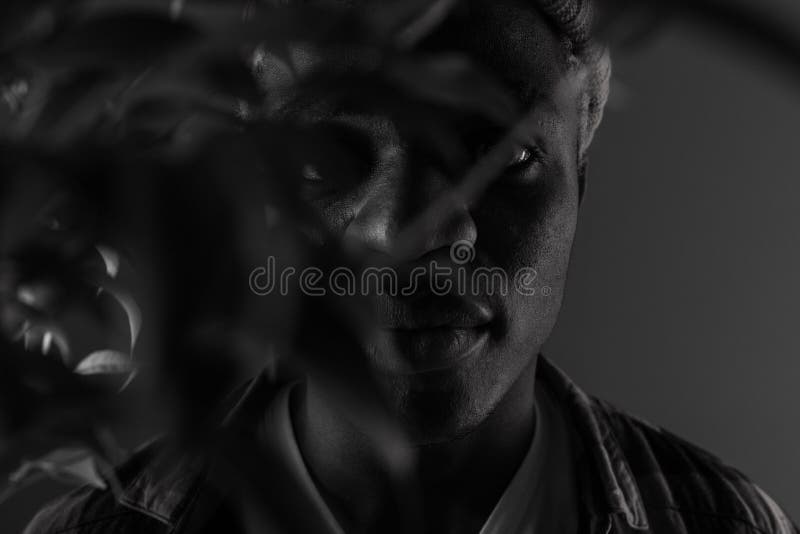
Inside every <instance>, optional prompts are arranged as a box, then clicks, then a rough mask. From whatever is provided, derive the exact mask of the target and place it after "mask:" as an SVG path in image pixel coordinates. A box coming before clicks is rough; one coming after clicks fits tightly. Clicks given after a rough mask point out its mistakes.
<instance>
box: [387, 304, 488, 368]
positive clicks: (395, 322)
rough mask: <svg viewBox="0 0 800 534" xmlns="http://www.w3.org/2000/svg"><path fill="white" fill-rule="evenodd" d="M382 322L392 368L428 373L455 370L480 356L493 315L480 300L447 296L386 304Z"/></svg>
mask: <svg viewBox="0 0 800 534" xmlns="http://www.w3.org/2000/svg"><path fill="white" fill-rule="evenodd" d="M379 318H380V320H381V326H382V329H381V333H382V334H381V337H383V338H384V339H383V341H384V342H388V345H389V346H388V347H386V348H387V349H388V352H390V353H391V354H392V355H393V357H391V356H390V360H394V361H392V362H391V363H393V364H394V365H392V367H398V364H399V367H400V368H401V369H407V370H408V371H410V372H425V371H432V370H438V369H443V368H448V367H452V366H455V365H456V364H458V363H459V362H461V361H463V360H466V359H467V358H469V357H470V356H471V355H473V354H475V353H477V352H479V351H480V348H481V347H482V346H484V345H485V344H486V342H487V341H488V338H489V326H490V324H491V322H492V319H493V313H492V310H491V308H490V307H489V306H488V305H486V304H485V303H482V302H480V301H478V300H475V299H466V298H462V297H452V296H448V297H431V298H424V299H418V300H415V301H411V302H409V301H406V302H402V301H397V300H385V301H382V302H381V303H380V306H379ZM387 363H388V362H387Z"/></svg>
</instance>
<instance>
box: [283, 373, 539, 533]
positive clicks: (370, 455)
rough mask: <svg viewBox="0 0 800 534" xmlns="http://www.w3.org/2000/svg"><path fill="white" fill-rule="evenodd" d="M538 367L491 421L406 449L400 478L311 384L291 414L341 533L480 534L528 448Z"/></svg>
mask: <svg viewBox="0 0 800 534" xmlns="http://www.w3.org/2000/svg"><path fill="white" fill-rule="evenodd" d="M535 370H536V360H535V359H533V360H532V361H531V363H530V364H529V365H528V366H527V367H526V369H525V370H524V371H523V372H522V374H521V375H520V377H519V378H518V379H517V380H516V382H515V383H514V385H513V386H512V388H511V389H510V390H509V391H508V392H507V393H506V395H505V396H504V397H503V399H502V400H501V401H500V403H499V404H498V406H497V407H496V409H495V410H494V411H492V413H491V414H490V415H489V416H488V417H486V418H485V419H484V420H483V421H482V422H481V423H480V424H479V425H478V426H477V427H476V428H475V429H473V430H472V431H471V432H469V433H466V434H464V435H461V436H457V437H454V438H452V439H450V440H447V441H444V442H440V443H436V444H432V445H421V446H412V450H410V451H409V452H410V456H411V457H412V458H414V462H413V464H412V468H411V469H409V470H408V472H407V473H403V474H402V475H398V474H397V473H395V472H394V471H395V470H393V469H392V468H391V466H390V465H387V463H388V462H387V461H385V455H381V454H379V453H378V451H376V449H375V446H374V443H375V440H373V439H372V438H371V437H370V436H369V435H368V434H367V433H365V432H362V431H361V430H359V429H358V428H356V426H355V425H353V424H352V422H350V421H349V420H348V419H347V418H346V417H345V416H344V415H343V414H341V413H340V412H339V411H337V410H336V408H335V407H334V406H333V405H332V404H331V403H330V402H328V401H327V400H326V399H325V398H323V396H322V395H321V394H320V393H319V391H318V390H317V389H316V388H314V386H313V384H311V385H309V387H308V390H307V394H306V396H305V400H304V402H302V403H300V404H299V406H298V407H297V409H296V410H295V414H294V424H295V431H296V434H297V439H298V443H299V446H300V449H301V451H302V453H303V457H304V459H305V461H306V464H307V465H308V468H309V471H310V472H311V474H312V477H313V478H314V479H315V482H316V484H317V486H318V488H319V489H320V492H321V493H322V495H323V496H324V497H325V499H326V501H327V502H328V505H329V506H330V508H331V510H332V511H333V512H334V514H335V515H336V516H337V518H338V520H339V522H340V524H341V525H342V526H343V528H345V530H346V531H347V532H419V531H423V530H425V531H431V532H478V531H479V530H480V527H481V526H482V525H483V523H484V522H485V521H486V519H487V518H488V516H489V514H491V511H492V509H493V508H494V506H495V505H496V504H497V502H498V501H499V499H500V497H501V496H502V494H503V491H504V490H505V488H506V487H507V485H508V483H509V482H510V481H511V478H512V477H513V476H514V473H515V472H516V470H517V468H518V467H519V465H520V463H521V462H522V459H523V458H524V456H525V453H526V452H527V451H528V448H529V447H530V443H531V440H532V437H533V432H534V427H535V421H534V418H535V406H534V402H535V400H534V382H535Z"/></svg>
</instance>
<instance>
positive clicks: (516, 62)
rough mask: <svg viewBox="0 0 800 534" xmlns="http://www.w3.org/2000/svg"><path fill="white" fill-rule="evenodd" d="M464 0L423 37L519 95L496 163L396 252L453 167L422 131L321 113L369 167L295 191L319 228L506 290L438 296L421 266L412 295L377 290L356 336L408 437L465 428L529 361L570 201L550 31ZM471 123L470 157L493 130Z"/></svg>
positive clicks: (511, 5)
mask: <svg viewBox="0 0 800 534" xmlns="http://www.w3.org/2000/svg"><path fill="white" fill-rule="evenodd" d="M465 4H466V7H465V8H464V9H463V11H461V12H459V14H458V15H457V18H456V19H455V20H451V21H450V22H448V23H446V25H445V26H444V27H443V28H442V29H441V30H439V34H438V35H437V36H434V37H433V38H432V39H430V42H431V44H430V47H431V48H436V49H441V50H451V51H454V50H457V51H460V52H462V53H467V54H468V55H469V56H471V57H472V58H474V59H475V60H477V62H478V63H479V64H481V65H483V66H484V67H485V68H488V70H490V71H491V72H492V73H493V74H494V75H495V76H496V77H497V78H498V79H499V80H501V81H502V82H503V83H504V84H505V85H506V87H507V88H508V89H509V90H510V92H511V93H513V95H514V96H515V98H517V100H518V102H519V105H520V109H521V110H523V112H524V113H523V117H520V119H522V122H521V123H520V124H519V131H520V132H522V136H521V137H519V139H521V141H522V142H520V143H519V146H518V147H516V148H515V149H514V151H513V152H514V155H513V157H512V158H510V160H509V164H508V167H507V168H506V169H505V171H504V172H503V174H502V175H501V176H499V177H497V179H496V180H495V181H494V182H493V183H492V185H491V186H489V187H488V188H487V189H486V190H485V191H484V193H483V194H482V196H481V197H480V198H479V199H477V200H475V201H473V202H469V203H467V202H462V203H460V204H459V206H458V208H457V209H456V211H455V212H454V213H452V214H451V215H450V216H448V217H445V218H443V219H442V220H440V221H438V222H437V223H436V224H435V225H434V227H433V228H432V231H431V232H429V233H427V234H426V235H425V236H417V237H418V238H419V239H418V240H417V243H416V246H414V247H412V248H411V249H410V250H409V249H406V250H404V251H403V255H402V257H400V256H397V254H398V251H397V248H396V245H397V241H398V239H399V237H400V235H401V234H402V233H403V230H404V229H405V228H406V227H407V225H408V224H409V223H410V222H411V221H412V220H414V219H415V218H417V217H418V216H419V215H420V214H421V213H422V212H423V211H424V210H425V208H426V207H427V206H428V205H429V204H430V203H431V202H433V201H434V200H435V199H437V198H438V197H439V196H440V195H442V194H445V193H446V192H448V191H452V190H453V187H454V186H455V185H456V184H457V183H458V182H459V181H460V180H462V179H463V178H464V176H463V174H459V173H454V175H448V174H447V173H446V172H442V170H441V166H436V165H434V164H430V165H426V164H425V156H424V153H425V148H426V147H425V146H424V145H425V142H423V141H421V140H420V139H415V138H413V135H414V134H413V133H409V130H407V129H406V128H404V127H403V126H402V125H401V124H399V122H398V121H397V120H396V119H395V118H392V116H391V115H389V114H379V113H375V114H370V113H355V114H347V113H343V114H339V115H337V116H335V117H333V118H331V117H328V118H326V119H325V120H328V121H332V122H335V123H339V124H346V125H348V126H350V127H354V128H356V129H358V130H360V131H362V132H364V133H366V134H367V136H368V138H369V139H370V140H371V147H370V150H371V152H372V160H373V161H372V163H371V164H370V165H369V170H368V172H365V176H364V177H362V178H360V179H359V180H357V181H354V182H349V183H348V185H346V186H344V185H337V184H327V183H325V181H326V177H325V176H322V175H320V173H317V172H311V173H309V174H310V176H309V182H310V183H309V184H307V185H308V188H307V191H306V194H307V195H308V199H309V201H310V202H311V203H312V204H313V205H314V206H315V207H316V208H317V209H318V210H319V213H320V214H321V215H322V218H323V220H324V222H325V224H326V225H327V226H328V228H329V230H330V232H331V235H334V236H337V237H339V238H341V239H342V240H344V241H346V242H347V243H349V244H353V243H355V244H358V245H359V246H361V247H364V248H367V249H370V250H372V251H374V252H377V253H379V254H382V255H385V257H386V259H387V263H395V264H399V265H400V266H401V267H403V268H404V270H405V271H406V272H407V271H408V270H413V268H414V267H419V268H422V269H423V270H425V269H427V270H426V272H427V274H428V275H430V274H431V269H430V265H431V264H430V262H432V261H433V262H435V263H436V265H437V266H438V267H441V268H444V269H446V268H451V269H452V270H451V272H458V270H459V269H461V271H462V272H463V273H464V276H465V277H466V280H467V281H468V282H467V283H468V284H469V283H470V282H471V281H473V280H477V278H475V277H474V276H475V274H474V273H475V270H476V269H480V268H483V269H494V271H493V272H495V273H497V272H499V271H498V270H497V268H499V269H502V272H503V273H505V277H506V280H507V291H503V290H502V289H503V287H502V283H501V282H499V280H498V279H497V278H496V277H489V278H490V279H491V280H493V281H492V282H491V283H485V280H486V278H484V282H482V283H479V284H478V286H477V287H478V290H477V291H474V290H473V289H470V290H469V291H466V292H463V291H459V289H458V287H457V286H458V284H457V283H454V284H453V288H452V289H451V290H450V291H449V292H448V294H447V295H441V294H434V292H433V291H431V290H430V288H431V283H430V280H429V279H427V278H425V277H423V278H419V279H417V282H418V291H417V292H416V293H414V294H413V295H407V296H402V295H394V296H387V295H383V296H381V297H379V298H378V302H377V310H378V313H377V317H378V321H379V322H380V324H381V327H382V328H381V330H380V335H379V336H378V338H377V339H370V340H364V343H365V345H366V348H367V351H368V353H369V354H370V355H371V358H372V359H373V360H372V362H371V363H373V364H374V366H375V368H376V370H377V372H378V374H379V376H381V377H382V384H383V387H384V389H385V393H386V394H387V396H388V397H389V399H390V400H391V402H392V405H393V406H394V409H395V410H396V413H397V415H398V417H399V418H400V419H401V420H402V421H403V422H404V423H405V425H406V427H407V428H408V429H409V431H410V432H411V433H412V435H413V436H414V439H415V440H416V441H417V442H418V443H432V442H438V441H443V440H448V439H452V438H453V437H455V436H458V435H460V434H463V433H466V432H469V431H470V430H471V429H473V428H475V427H476V426H477V425H478V424H480V423H481V421H483V420H484V418H485V417H486V416H487V415H488V414H490V413H491V412H492V411H493V410H494V408H495V407H496V406H497V404H498V402H499V401H500V400H501V399H502V398H503V396H504V394H505V393H506V392H508V391H509V389H510V388H511V387H512V385H513V384H514V383H515V381H516V379H517V378H518V377H519V376H520V374H521V372H522V371H523V370H524V369H525V368H526V367H527V366H529V365H530V364H531V363H532V362H533V361H534V359H535V357H536V355H537V353H538V351H539V350H540V348H541V346H542V344H543V343H544V342H545V340H546V339H547V337H548V335H549V334H550V331H551V329H552V327H553V325H554V323H555V321H556V316H557V314H558V311H559V307H560V303H561V299H562V295H563V289H564V280H565V275H566V271H567V264H568V259H569V254H570V249H571V246H572V241H573V235H574V232H575V225H576V217H577V212H578V204H579V186H578V167H579V163H578V132H579V127H578V119H579V117H578V111H577V106H576V102H577V93H576V91H577V88H576V86H575V85H574V84H570V83H568V79H569V77H570V76H572V74H571V73H570V72H569V70H568V68H567V66H566V65H567V63H566V60H565V52H564V50H563V45H562V43H561V42H560V41H559V38H558V37H557V36H556V35H555V34H554V32H553V31H552V30H551V28H550V27H549V25H548V24H547V22H545V20H544V19H543V17H542V16H541V15H540V14H539V13H538V12H537V11H535V10H534V9H532V8H531V7H530V5H531V4H530V2H524V1H515V0H473V1H470V2H466V3H465ZM328 61H330V60H328ZM469 129H470V128H469V127H468V126H466V127H465V131H467V130H469ZM476 132H477V134H476V137H478V138H480V137H481V136H483V138H482V139H478V140H477V141H475V142H474V143H472V144H471V145H470V146H471V147H472V150H473V152H474V153H473V154H471V156H472V157H473V158H474V160H477V159H479V156H480V151H481V146H483V145H487V144H488V145H491V144H493V143H494V142H496V141H498V140H499V139H500V134H501V133H502V132H498V131H492V129H491V128H488V129H484V131H482V130H481V129H480V128H477V127H476ZM456 243H459V244H460V245H459V246H462V247H466V245H465V243H469V244H471V245H472V246H473V247H474V254H475V255H474V259H472V261H470V262H468V263H465V264H463V263H459V262H456V261H453V257H452V251H453V249H452V247H453V246H454V244H456ZM418 272H419V271H418ZM517 273H527V278H526V279H525V280H526V287H527V288H528V289H533V290H534V294H533V295H529V294H526V292H524V291H519V290H517V288H516V284H515V276H516V275H517ZM533 273H535V278H531V277H532V275H533ZM456 282H457V280H456ZM462 287H463V286H462ZM470 287H473V286H470ZM490 288H491V290H490ZM503 293H505V294H503Z"/></svg>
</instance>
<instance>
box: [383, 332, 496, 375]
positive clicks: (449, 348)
mask: <svg viewBox="0 0 800 534" xmlns="http://www.w3.org/2000/svg"><path fill="white" fill-rule="evenodd" d="M385 332H386V333H387V335H388V338H389V341H390V345H391V347H392V349H393V350H394V352H395V353H396V357H395V358H397V359H400V360H401V361H402V364H401V367H403V368H405V369H406V370H407V371H408V372H409V373H422V372H429V371H437V370H442V369H447V368H450V367H454V366H456V365H457V364H459V363H463V362H465V361H466V360H468V359H469V358H470V357H471V356H472V355H474V354H477V353H478V352H480V350H481V348H483V347H484V345H485V344H486V342H487V340H488V339H489V330H488V328H485V327H481V328H452V327H441V328H425V329H415V330H394V329H392V330H385Z"/></svg>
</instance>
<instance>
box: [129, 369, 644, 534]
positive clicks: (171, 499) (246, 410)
mask: <svg viewBox="0 0 800 534" xmlns="http://www.w3.org/2000/svg"><path fill="white" fill-rule="evenodd" d="M537 373H540V374H541V378H542V379H544V380H546V381H547V382H548V384H549V385H550V386H551V387H552V390H553V392H554V393H555V394H556V396H558V397H560V398H561V399H562V400H563V401H564V402H565V405H566V406H568V409H569V410H570V412H571V415H572V416H573V417H574V418H575V419H574V420H575V423H576V427H577V429H578V431H579V433H580V438H581V441H582V444H583V446H584V448H585V449H587V450H589V451H590V455H591V463H592V467H593V468H594V470H595V473H596V475H597V476H598V477H599V480H600V482H601V486H600V487H601V493H602V494H601V495H600V497H601V500H602V501H604V502H605V503H606V505H607V511H608V513H610V514H617V515H621V516H623V517H624V518H625V520H626V521H627V523H628V525H629V526H630V527H631V528H633V529H637V530H647V528H648V521H647V515H646V513H645V510H644V505H643V503H642V498H641V494H640V492H639V489H638V487H637V485H636V481H635V479H634V477H633V473H632V472H631V469H630V466H629V465H628V462H627V460H626V459H625V455H624V453H623V449H622V447H621V446H620V444H619V441H618V440H617V438H616V436H615V434H614V432H613V429H612V428H611V425H610V423H609V421H608V416H607V414H606V412H605V410H603V409H602V407H600V406H599V404H598V401H596V400H594V399H592V398H591V397H589V396H588V395H587V394H586V393H585V392H583V391H582V390H581V389H580V388H579V387H578V386H577V385H576V384H575V383H573V382H572V380H571V379H570V378H569V377H568V376H567V375H566V374H565V373H564V372H563V371H562V370H561V369H559V368H558V367H556V366H555V365H554V364H552V363H551V362H550V361H549V360H547V359H546V358H545V357H544V356H540V357H539V363H538V371H537ZM276 385H277V384H275V383H274V380H273V379H271V378H269V377H268V376H267V375H266V374H261V375H259V376H258V377H257V378H255V379H253V380H251V381H250V382H249V383H248V384H246V385H245V386H244V387H243V388H240V390H239V391H238V393H237V394H235V395H233V396H232V397H233V399H234V407H233V408H232V409H231V410H230V411H229V413H228V414H227V415H226V416H225V424H226V425H230V424H237V425H240V424H243V423H244V424H248V422H249V421H252V419H253V417H257V416H258V415H259V414H262V413H263V408H264V406H265V404H264V402H266V401H268V399H270V398H271V397H272V396H273V395H274V394H275V392H276V390H277V388H276ZM148 449H149V448H148ZM173 460H174V458H173ZM125 471H129V472H133V473H134V474H133V475H132V476H131V477H129V478H128V482H127V483H125V477H124V475H123V474H121V475H120V479H121V480H122V481H123V488H124V489H123V491H122V494H121V497H120V499H119V500H120V503H121V504H122V505H123V506H126V507H128V508H131V509H134V510H137V511H139V512H141V513H144V514H146V515H148V516H150V517H153V518H154V519H156V520H158V521H161V522H162V523H164V524H165V525H168V526H170V527H173V528H174V527H175V526H176V525H177V524H179V523H181V521H182V520H183V516H184V515H185V512H186V511H187V510H188V508H189V507H190V505H191V503H192V502H194V500H195V499H196V498H197V494H198V493H199V491H200V488H201V487H202V486H203V482H204V481H205V470H204V464H203V463H202V461H200V460H198V459H195V458H181V459H180V460H179V461H170V460H165V461H158V460H156V459H154V454H153V453H152V452H151V451H149V450H147V451H146V452H144V453H140V454H137V455H136V456H135V457H134V460H133V461H132V462H130V464H129V465H128V466H126V467H124V468H123V470H122V471H121V473H124V472H125Z"/></svg>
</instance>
